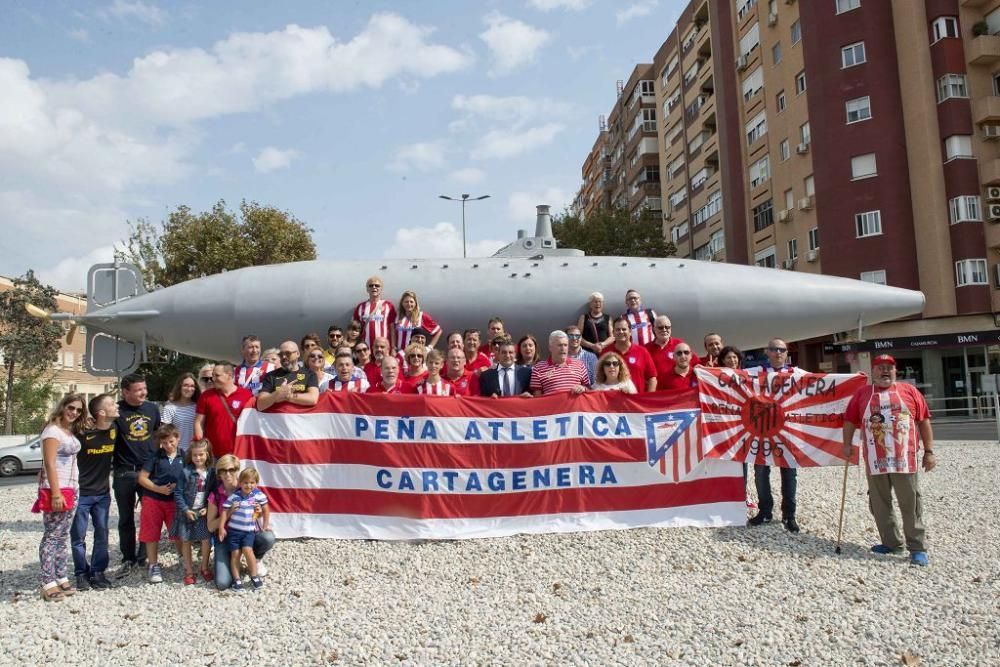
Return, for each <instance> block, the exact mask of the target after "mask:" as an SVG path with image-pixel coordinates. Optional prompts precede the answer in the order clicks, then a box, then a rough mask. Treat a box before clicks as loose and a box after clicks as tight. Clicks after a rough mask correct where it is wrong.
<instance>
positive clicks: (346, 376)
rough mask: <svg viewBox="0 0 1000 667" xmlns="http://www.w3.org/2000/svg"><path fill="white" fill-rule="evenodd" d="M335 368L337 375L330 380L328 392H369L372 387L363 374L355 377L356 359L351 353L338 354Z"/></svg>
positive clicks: (334, 363)
mask: <svg viewBox="0 0 1000 667" xmlns="http://www.w3.org/2000/svg"><path fill="white" fill-rule="evenodd" d="M333 367H334V368H335V369H337V375H336V377H334V378H333V379H332V380H330V384H329V386H328V387H327V391H343V392H349V393H358V394H363V393H365V392H366V391H368V389H369V387H370V385H369V384H368V378H367V377H365V376H364V375H363V374H362V375H361V376H360V377H356V376H355V374H354V359H353V358H352V357H351V355H350V353H347V352H338V353H337V358H336V360H335V361H334V362H333Z"/></svg>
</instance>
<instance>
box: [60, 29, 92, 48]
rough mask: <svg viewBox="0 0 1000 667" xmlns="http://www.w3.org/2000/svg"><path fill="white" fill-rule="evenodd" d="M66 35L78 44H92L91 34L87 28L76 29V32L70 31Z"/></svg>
mask: <svg viewBox="0 0 1000 667" xmlns="http://www.w3.org/2000/svg"><path fill="white" fill-rule="evenodd" d="M66 34H67V35H68V36H69V38H70V39H75V40H76V41H78V42H82V43H84V44H88V43H90V32H89V31H88V30H87V29H86V28H76V29H74V30H68V31H67V32H66Z"/></svg>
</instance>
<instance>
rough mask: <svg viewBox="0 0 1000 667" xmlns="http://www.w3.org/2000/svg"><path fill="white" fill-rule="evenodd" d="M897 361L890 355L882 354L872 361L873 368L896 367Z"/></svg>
mask: <svg viewBox="0 0 1000 667" xmlns="http://www.w3.org/2000/svg"><path fill="white" fill-rule="evenodd" d="M895 365H896V360H895V359H893V358H892V355H889V354H880V355H878V356H877V357H875V358H874V359H872V366H873V367H874V366H895Z"/></svg>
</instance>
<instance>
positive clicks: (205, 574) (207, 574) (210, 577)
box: [201, 570, 215, 581]
mask: <svg viewBox="0 0 1000 667" xmlns="http://www.w3.org/2000/svg"><path fill="white" fill-rule="evenodd" d="M201 578H202V579H204V580H205V581H214V580H215V573H213V572H212V571H211V570H202V571H201Z"/></svg>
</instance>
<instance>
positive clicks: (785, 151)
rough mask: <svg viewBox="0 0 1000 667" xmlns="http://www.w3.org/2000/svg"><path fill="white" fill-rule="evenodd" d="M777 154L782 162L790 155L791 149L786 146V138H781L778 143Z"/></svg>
mask: <svg viewBox="0 0 1000 667" xmlns="http://www.w3.org/2000/svg"><path fill="white" fill-rule="evenodd" d="M778 155H779V156H780V157H781V161H782V162H784V161H785V160H787V159H788V158H790V157H791V156H792V153H791V150H790V149H789V148H788V139H782V140H781V143H780V144H778Z"/></svg>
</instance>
